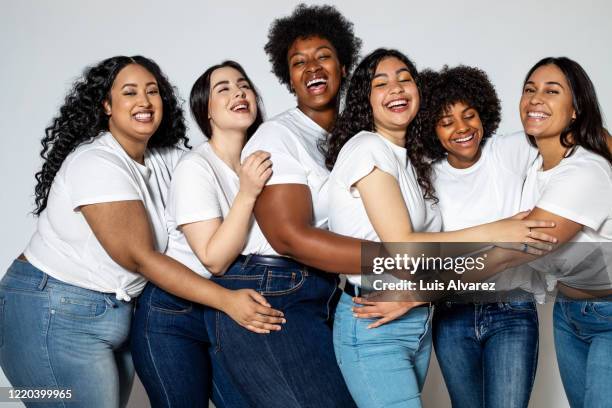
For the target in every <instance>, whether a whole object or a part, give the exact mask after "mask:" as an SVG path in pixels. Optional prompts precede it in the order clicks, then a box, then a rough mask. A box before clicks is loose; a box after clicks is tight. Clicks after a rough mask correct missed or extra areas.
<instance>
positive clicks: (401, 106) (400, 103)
mask: <svg viewBox="0 0 612 408" xmlns="http://www.w3.org/2000/svg"><path fill="white" fill-rule="evenodd" d="M409 103H410V101H409V100H408V99H407V98H398V99H394V100H392V101H390V102H387V103H386V104H385V107H386V108H387V109H389V110H390V111H391V112H394V113H400V112H404V111H405V110H406V109H408V105H409Z"/></svg>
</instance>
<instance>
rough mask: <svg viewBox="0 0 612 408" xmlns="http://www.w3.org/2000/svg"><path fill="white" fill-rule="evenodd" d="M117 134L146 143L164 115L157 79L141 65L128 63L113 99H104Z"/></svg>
mask: <svg viewBox="0 0 612 408" xmlns="http://www.w3.org/2000/svg"><path fill="white" fill-rule="evenodd" d="M103 105H104V110H105V112H106V114H107V115H109V116H110V118H109V121H108V127H109V130H110V132H111V133H112V134H113V136H114V137H115V138H116V139H117V140H119V141H120V142H121V141H125V142H127V143H138V144H141V143H145V144H146V142H148V140H149V139H150V138H151V136H153V134H154V133H155V131H156V130H157V128H158V127H159V124H160V123H161V120H162V115H163V102H162V98H161V95H160V94H159V88H158V86H157V80H156V79H155V77H154V76H153V74H152V73H150V72H149V71H148V70H147V69H146V68H144V67H143V66H141V65H138V64H130V65H127V66H125V68H123V69H122V70H121V71H119V73H118V74H117V77H116V78H115V81H114V82H113V85H112V87H111V91H110V100H107V101H104V103H103Z"/></svg>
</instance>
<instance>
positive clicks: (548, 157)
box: [535, 135, 567, 170]
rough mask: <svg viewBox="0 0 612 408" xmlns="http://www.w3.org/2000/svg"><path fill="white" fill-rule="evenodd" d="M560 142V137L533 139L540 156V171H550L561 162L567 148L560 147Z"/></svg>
mask: <svg viewBox="0 0 612 408" xmlns="http://www.w3.org/2000/svg"><path fill="white" fill-rule="evenodd" d="M560 140H561V138H560V135H558V136H555V137H542V138H536V139H535V142H536V145H537V146H538V150H539V152H540V154H541V155H542V170H550V169H552V168H553V167H555V166H556V165H557V164H559V163H561V160H563V157H564V156H565V154H566V153H567V147H564V146H563V145H561V142H560Z"/></svg>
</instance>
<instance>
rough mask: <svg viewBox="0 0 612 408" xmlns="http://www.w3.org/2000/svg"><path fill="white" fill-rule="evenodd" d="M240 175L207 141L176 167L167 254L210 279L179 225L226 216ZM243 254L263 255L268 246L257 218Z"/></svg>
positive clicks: (253, 222) (169, 211)
mask: <svg viewBox="0 0 612 408" xmlns="http://www.w3.org/2000/svg"><path fill="white" fill-rule="evenodd" d="M239 189H240V180H239V178H238V175H237V174H236V173H235V172H234V170H232V169H231V168H230V167H229V166H228V165H227V164H226V163H225V162H224V161H223V160H221V159H220V158H219V157H218V156H217V155H216V154H215V152H214V151H213V149H212V147H211V145H210V143H209V142H208V141H206V142H204V143H202V144H201V145H199V146H198V147H196V148H195V149H193V150H192V151H191V152H189V153H187V154H185V155H184V156H183V158H182V159H181V161H180V162H179V164H178V165H177V166H176V169H175V170H174V175H173V177H172V183H171V185H170V193H169V198H168V205H167V207H166V218H167V221H168V231H169V240H168V249H167V250H166V255H168V256H170V257H172V258H174V259H176V260H177V261H179V262H181V263H183V264H184V265H186V266H187V267H189V268H191V269H192V270H193V271H194V272H197V273H198V274H200V275H202V276H204V277H206V278H209V277H210V276H211V274H210V272H209V271H208V270H206V268H205V267H204V265H202V263H201V262H200V260H199V259H198V258H197V256H196V255H195V254H194V253H193V251H192V250H191V247H190V246H189V244H188V243H187V239H186V238H185V235H184V234H183V232H182V231H181V230H180V229H179V226H181V225H184V224H189V223H192V222H198V221H206V220H211V219H215V218H225V217H226V216H227V214H228V213H229V211H230V208H231V206H232V203H233V202H234V198H235V197H236V194H238V190H239ZM251 222H252V224H251V228H250V231H249V235H248V237H247V243H246V245H245V247H244V249H243V250H242V253H243V254H252V253H255V254H261V253H262V251H263V250H264V249H265V247H266V246H268V245H267V241H266V239H265V238H264V236H263V234H262V232H261V230H260V229H259V226H258V225H257V223H256V222H255V220H254V219H252V220H251Z"/></svg>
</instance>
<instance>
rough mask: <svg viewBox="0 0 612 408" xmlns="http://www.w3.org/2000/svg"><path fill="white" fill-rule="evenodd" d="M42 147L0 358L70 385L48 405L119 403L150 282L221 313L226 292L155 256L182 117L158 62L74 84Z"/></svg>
mask: <svg viewBox="0 0 612 408" xmlns="http://www.w3.org/2000/svg"><path fill="white" fill-rule="evenodd" d="M42 144H43V150H42V153H41V155H42V157H43V159H44V163H43V167H42V170H41V171H40V172H38V173H37V175H36V179H37V181H38V183H37V185H36V204H37V208H36V210H35V214H37V215H38V225H37V230H36V232H35V233H34V236H33V237H32V239H31V241H30V243H29V244H28V246H27V247H26V249H25V251H24V253H23V254H22V255H20V256H19V257H18V258H17V259H16V260H15V262H13V264H12V265H11V267H10V268H9V270H8V272H7V273H6V275H5V276H4V277H3V278H2V281H1V282H0V299H1V305H2V312H3V325H4V327H5V328H6V329H5V330H4V334H3V344H2V347H1V348H0V364H1V366H2V369H3V370H4V373H5V374H6V376H7V378H8V379H9V381H10V382H11V384H12V385H13V386H15V387H18V388H23V387H28V388H45V389H58V391H61V390H70V391H69V393H66V392H64V393H63V395H61V394H60V395H58V397H59V398H57V399H55V400H54V402H56V403H53V404H51V406H64V405H65V404H66V401H67V400H68V399H70V398H71V399H72V401H74V404H76V405H75V406H82V407H120V406H125V405H126V404H127V401H128V397H129V392H130V389H131V385H132V380H133V377H134V376H133V374H134V369H133V364H132V359H131V356H130V352H129V348H128V344H129V331H130V322H131V319H132V314H133V305H134V298H135V297H136V296H138V295H139V294H140V292H141V291H142V290H143V288H144V286H145V283H146V280H147V279H148V280H150V281H152V282H153V283H155V285H157V286H158V287H160V288H163V289H164V290H166V291H168V292H171V293H173V294H175V295H177V296H180V297H182V298H185V299H188V300H191V301H194V302H197V303H204V304H207V305H210V306H212V307H216V308H219V309H221V310H223V309H224V305H226V304H227V299H228V296H229V297H231V296H232V295H231V294H230V292H229V291H227V290H225V289H223V288H221V287H219V286H218V285H215V284H213V283H211V282H210V281H209V280H208V279H205V278H204V277H202V276H200V275H198V274H196V273H194V272H193V271H191V270H190V269H188V268H187V267H185V266H184V265H183V264H181V263H179V262H177V261H175V260H174V259H172V258H170V257H168V256H166V255H163V254H162V253H161V252H163V251H164V250H165V248H166V245H167V242H168V233H167V229H166V218H165V216H164V207H165V204H166V202H167V200H168V191H167V190H168V186H169V183H170V179H171V177H170V176H171V173H172V170H173V169H174V167H175V165H176V163H177V161H178V159H179V158H180V156H181V155H182V153H183V150H181V149H179V148H178V147H179V145H180V144H183V145H185V146H187V138H186V137H185V124H184V118H183V113H182V110H181V108H180V106H179V103H178V100H177V97H176V95H175V92H174V89H173V87H172V86H171V85H170V83H169V82H168V80H167V79H166V77H165V76H164V75H163V74H162V72H161V71H160V69H159V67H158V66H157V64H155V63H154V62H153V61H151V60H149V59H147V58H144V57H140V56H135V57H123V56H121V57H113V58H109V59H106V60H104V61H102V62H100V63H99V64H97V65H95V66H93V67H91V68H88V69H87V70H86V71H85V73H84V75H83V78H81V79H79V80H77V81H76V82H75V84H74V86H73V88H72V90H71V91H70V93H69V94H68V96H67V97H66V100H65V102H64V105H63V106H62V107H61V108H60V112H59V115H58V117H57V118H55V119H54V121H53V122H52V124H51V126H50V127H48V128H47V129H46V137H45V138H44V139H43V141H42ZM226 312H227V313H228V314H229V315H230V316H233V317H234V318H236V319H239V318H240V317H239V316H241V315H242V313H244V311H235V310H226ZM69 394H70V395H69ZM27 404H28V405H31V404H30V403H29V402H28V403H27ZM32 404H35V403H32Z"/></svg>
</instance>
